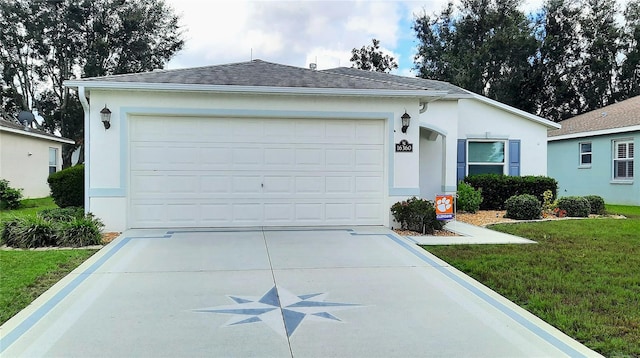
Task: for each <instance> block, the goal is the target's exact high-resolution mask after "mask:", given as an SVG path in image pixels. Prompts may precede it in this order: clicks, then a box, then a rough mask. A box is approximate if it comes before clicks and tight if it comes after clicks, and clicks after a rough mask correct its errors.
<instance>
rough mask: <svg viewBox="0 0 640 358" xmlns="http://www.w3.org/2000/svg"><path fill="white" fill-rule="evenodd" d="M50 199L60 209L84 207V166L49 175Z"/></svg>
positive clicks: (76, 166)
mask: <svg viewBox="0 0 640 358" xmlns="http://www.w3.org/2000/svg"><path fill="white" fill-rule="evenodd" d="M47 182H48V183H49V188H50V189H51V197H52V198H53V201H54V202H55V203H56V205H58V206H59V207H61V208H66V207H68V206H78V207H84V165H82V164H81V165H75V166H73V167H69V168H67V169H63V170H61V171H59V172H56V173H53V174H51V175H49V178H47Z"/></svg>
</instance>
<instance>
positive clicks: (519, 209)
mask: <svg viewBox="0 0 640 358" xmlns="http://www.w3.org/2000/svg"><path fill="white" fill-rule="evenodd" d="M504 206H505V209H506V210H507V212H506V214H505V217H507V218H510V219H515V220H536V219H540V216H541V215H542V204H541V203H540V200H538V198H536V197H535V196H533V195H530V194H522V195H514V196H512V197H510V198H509V199H507V201H505V203H504Z"/></svg>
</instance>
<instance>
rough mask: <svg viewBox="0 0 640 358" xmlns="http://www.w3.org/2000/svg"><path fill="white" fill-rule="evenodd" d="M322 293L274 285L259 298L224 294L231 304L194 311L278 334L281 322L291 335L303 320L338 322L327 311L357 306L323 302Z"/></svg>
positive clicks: (287, 333) (324, 295)
mask: <svg viewBox="0 0 640 358" xmlns="http://www.w3.org/2000/svg"><path fill="white" fill-rule="evenodd" d="M326 296H327V293H314V294H307V295H300V296H296V295H294V294H292V293H291V292H289V291H287V290H285V289H283V288H278V287H277V286H274V287H273V288H271V289H270V290H269V291H267V292H266V293H265V294H264V295H262V297H258V298H256V297H239V296H227V297H229V298H231V299H232V300H233V301H234V302H235V304H232V305H225V306H217V307H210V308H202V309H196V310H194V311H195V312H206V313H222V314H232V315H234V316H233V317H232V318H231V320H230V321H229V322H227V324H226V326H234V325H240V324H247V323H254V322H264V323H266V324H267V325H268V326H269V327H271V328H272V329H273V330H274V331H276V332H278V333H280V334H282V333H284V331H283V330H282V322H283V321H284V326H285V327H284V328H285V331H286V335H287V337H291V336H292V335H293V333H294V332H295V330H296V328H298V327H299V326H300V324H301V323H302V321H303V320H305V319H316V320H329V321H341V320H340V319H339V318H338V317H336V316H334V315H333V314H331V313H330V312H331V311H339V310H344V309H349V308H351V307H355V306H361V305H359V304H353V303H338V302H326V301H325V298H326Z"/></svg>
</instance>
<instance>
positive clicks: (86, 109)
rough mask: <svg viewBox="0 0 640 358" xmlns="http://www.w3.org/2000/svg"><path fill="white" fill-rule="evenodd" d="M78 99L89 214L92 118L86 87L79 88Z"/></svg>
mask: <svg viewBox="0 0 640 358" xmlns="http://www.w3.org/2000/svg"><path fill="white" fill-rule="evenodd" d="M78 97H79V98H80V103H81V104H82V109H83V110H84V212H85V214H88V213H89V212H91V202H90V201H89V185H90V183H89V173H91V161H90V160H89V158H91V150H90V142H89V132H90V131H91V126H90V122H89V118H90V117H91V113H90V110H91V108H90V106H89V101H88V100H87V96H86V94H85V91H84V86H78Z"/></svg>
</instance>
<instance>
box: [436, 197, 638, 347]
mask: <svg viewBox="0 0 640 358" xmlns="http://www.w3.org/2000/svg"><path fill="white" fill-rule="evenodd" d="M607 211H608V212H609V213H611V214H623V215H626V216H627V217H628V219H622V220H620V219H581V220H556V221H549V222H535V223H517V224H497V225H493V226H490V228H491V229H493V230H497V231H501V232H506V233H510V234H513V235H518V236H522V237H526V238H530V239H532V240H535V241H537V242H538V244H537V245H462V246H435V247H434V246H429V247H425V249H426V250H428V251H429V252H432V253H433V254H435V255H437V256H438V257H440V258H442V259H443V260H445V261H447V262H448V263H450V264H451V265H453V266H455V267H456V268H458V269H460V270H461V271H463V272H465V273H466V274H468V275H470V276H471V277H473V278H475V279H477V280H478V281H480V282H482V283H483V284H485V285H487V286H488V287H490V288H492V289H493V290H495V291H497V292H499V293H500V294H502V295H504V296H505V297H507V298H508V299H510V300H511V301H513V302H515V303H517V304H518V305H520V306H521V307H523V308H525V309H527V310H529V311H530V312H532V313H533V314H535V315H536V316H538V317H540V318H542V319H543V320H545V321H547V322H548V323H550V324H552V325H554V326H556V327H557V328H559V329H560V330H561V331H563V332H565V333H566V334H568V335H569V336H571V337H573V338H575V339H577V340H578V341H580V342H582V343H583V344H585V345H586V346H588V347H590V348H591V349H594V350H596V351H597V352H599V353H601V354H603V355H605V356H607V357H639V356H640V309H638V307H640V269H639V268H640V207H624V206H607Z"/></svg>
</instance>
